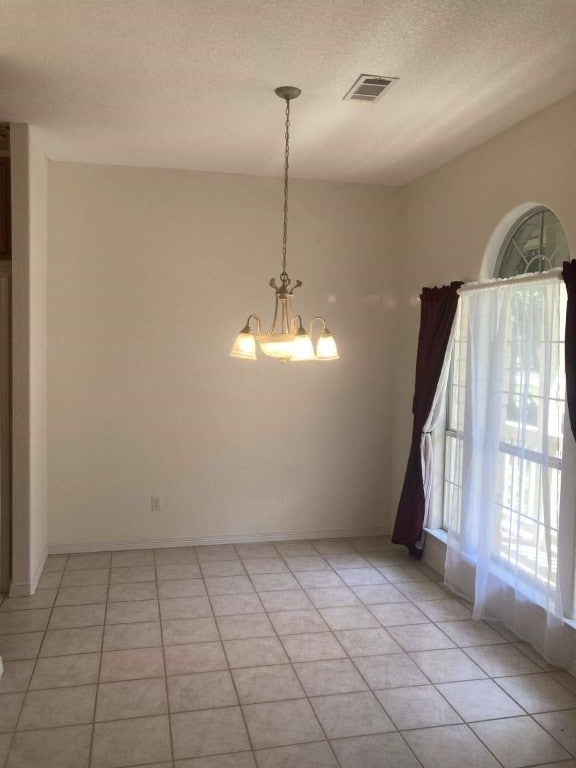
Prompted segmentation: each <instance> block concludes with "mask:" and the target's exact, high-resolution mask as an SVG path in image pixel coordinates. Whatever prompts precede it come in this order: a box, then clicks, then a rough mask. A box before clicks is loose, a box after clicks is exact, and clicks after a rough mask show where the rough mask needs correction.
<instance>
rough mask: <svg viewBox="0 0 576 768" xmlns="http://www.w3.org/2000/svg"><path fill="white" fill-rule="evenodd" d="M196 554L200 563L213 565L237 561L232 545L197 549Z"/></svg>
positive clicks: (215, 545)
mask: <svg viewBox="0 0 576 768" xmlns="http://www.w3.org/2000/svg"><path fill="white" fill-rule="evenodd" d="M196 554H197V556H198V561H199V562H200V563H215V562H221V561H222V560H238V559H239V558H238V553H237V552H236V549H235V548H234V544H210V545H208V546H203V547H197V548H196Z"/></svg>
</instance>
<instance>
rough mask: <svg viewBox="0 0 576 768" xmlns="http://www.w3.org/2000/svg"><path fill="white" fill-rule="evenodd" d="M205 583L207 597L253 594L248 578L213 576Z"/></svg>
mask: <svg viewBox="0 0 576 768" xmlns="http://www.w3.org/2000/svg"><path fill="white" fill-rule="evenodd" d="M205 581H206V589H207V590H208V594H209V595H243V594H248V593H250V592H254V587H253V586H252V582H251V581H250V579H249V578H248V576H213V577H208V578H206V579H205Z"/></svg>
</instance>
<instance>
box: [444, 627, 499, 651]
mask: <svg viewBox="0 0 576 768" xmlns="http://www.w3.org/2000/svg"><path fill="white" fill-rule="evenodd" d="M438 626H439V627H440V629H441V630H442V631H443V632H445V633H446V634H447V635H448V637H450V638H452V640H454V642H455V643H456V645H459V646H460V647H462V648H465V647H467V646H474V645H498V644H500V643H502V642H504V638H503V637H502V635H500V634H498V632H496V630H495V629H492V627H489V626H488V624H485V623H484V622H483V621H443V622H441V623H439V624H438Z"/></svg>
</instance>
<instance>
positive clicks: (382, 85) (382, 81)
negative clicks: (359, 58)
mask: <svg viewBox="0 0 576 768" xmlns="http://www.w3.org/2000/svg"><path fill="white" fill-rule="evenodd" d="M397 80H398V78H397V77H382V76H381V75H360V77H359V78H358V80H356V82H355V83H354V85H353V86H352V88H350V90H349V91H348V93H347V94H346V96H344V98H345V99H354V100H355V101H376V100H377V99H379V98H380V96H382V94H383V93H384V91H387V90H388V89H389V88H390V87H391V86H392V85H394V83H395V82H396V81H397Z"/></svg>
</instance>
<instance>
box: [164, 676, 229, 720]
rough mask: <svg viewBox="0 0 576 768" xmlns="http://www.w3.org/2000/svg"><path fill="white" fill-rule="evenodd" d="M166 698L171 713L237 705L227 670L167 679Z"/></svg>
mask: <svg viewBox="0 0 576 768" xmlns="http://www.w3.org/2000/svg"><path fill="white" fill-rule="evenodd" d="M168 696H169V699H170V711H171V712H189V711H191V710H194V709H212V708H213V707H232V706H235V705H236V704H238V697H237V696H236V691H235V689H234V683H233V682H232V677H231V675H230V672H228V671H227V670H222V671H221V672H201V673H198V674H195V675H174V676H173V677H169V678H168Z"/></svg>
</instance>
